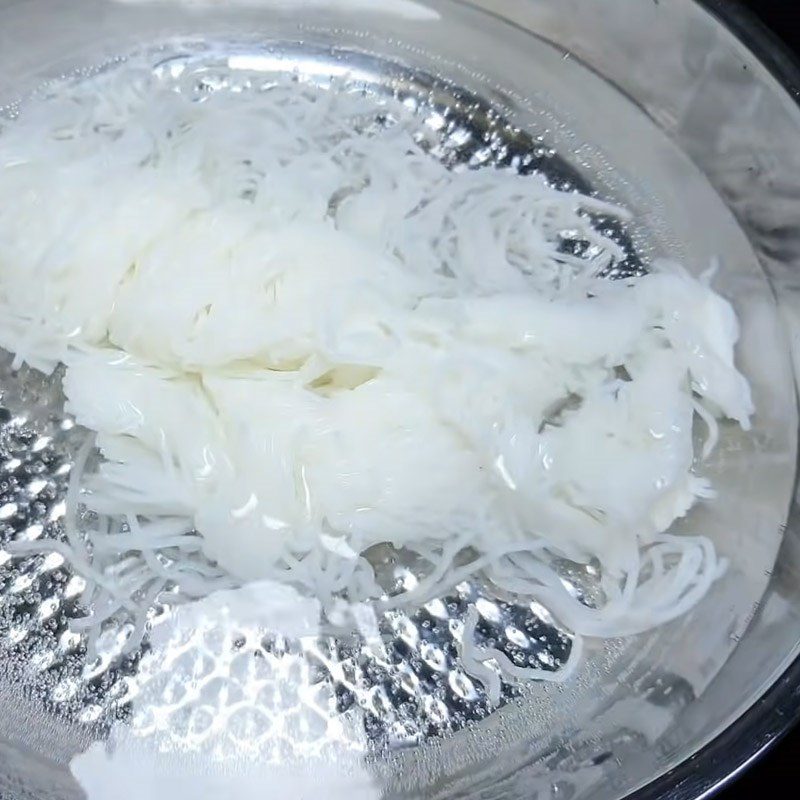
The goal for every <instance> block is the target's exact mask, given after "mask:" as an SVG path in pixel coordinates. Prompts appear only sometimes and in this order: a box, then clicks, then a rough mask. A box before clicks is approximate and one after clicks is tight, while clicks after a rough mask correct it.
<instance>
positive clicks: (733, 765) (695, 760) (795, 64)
mask: <svg viewBox="0 0 800 800" xmlns="http://www.w3.org/2000/svg"><path fill="white" fill-rule="evenodd" d="M694 1H695V2H696V3H697V4H698V5H699V6H700V7H701V8H702V9H704V10H705V11H706V12H708V13H709V14H710V15H711V16H712V17H714V18H715V19H716V20H717V21H718V22H719V23H720V24H721V25H723V26H725V27H726V28H727V29H728V30H730V31H731V32H732V33H733V34H734V35H735V36H736V37H737V38H738V39H739V40H740V41H741V42H742V43H743V44H744V45H745V46H746V47H747V48H748V49H749V50H750V51H751V52H752V54H753V55H754V56H755V57H756V58H757V59H758V60H759V61H760V62H761V63H762V64H763V65H764V66H765V67H766V68H767V69H768V70H769V71H770V73H772V75H773V76H774V77H775V78H776V80H777V81H778V82H779V83H780V85H781V87H782V88H783V89H784V91H786V93H787V94H788V95H789V96H790V97H791V98H792V99H793V100H794V101H795V103H797V104H798V106H800V53H797V54H796V53H794V52H793V51H792V50H791V49H790V48H789V46H788V45H787V44H786V43H785V42H784V41H783V40H782V39H780V38H779V36H778V35H777V34H776V33H775V32H774V31H773V30H771V29H770V28H769V27H768V26H767V25H766V24H765V23H764V22H762V20H761V19H759V18H758V17H757V16H756V14H755V13H754V12H753V11H751V10H750V9H749V8H748V7H747V6H745V5H744V3H743V2H742V0H694ZM793 502H794V503H795V504H796V499H795V500H793ZM798 725H800V657H798V658H797V659H795V660H794V661H793V662H792V663H791V664H790V665H789V666H788V667H787V668H786V669H785V670H784V672H783V673H782V674H781V675H780V676H779V677H778V678H777V680H776V681H775V682H774V683H773V684H772V685H771V686H770V687H769V688H768V689H767V691H766V692H764V694H762V695H761V697H759V698H758V699H757V700H756V701H755V703H753V705H752V706H750V708H748V709H747V711H745V712H744V714H742V715H741V716H740V717H739V718H738V719H737V720H736V721H735V722H734V723H733V724H732V725H730V726H728V728H727V729H725V730H724V731H723V732H722V733H720V734H719V735H717V736H716V737H715V738H714V739H712V741H710V742H709V743H708V744H706V745H705V746H704V747H702V748H701V749H700V750H698V751H697V752H696V753H695V754H694V755H692V756H690V757H689V758H688V759H686V760H685V761H683V762H681V763H680V764H679V765H678V766H676V767H673V768H672V769H671V770H669V771H667V772H665V773H663V774H662V775H660V776H659V777H657V778H655V779H654V780H652V781H650V782H649V783H648V784H646V785H645V786H643V787H642V788H640V789H638V790H636V791H634V792H633V793H632V794H630V795H628V797H627V800H664V798H666V797H669V798H670V800H709V798H712V797H714V796H716V795H717V794H718V793H719V792H721V791H723V790H725V789H727V788H730V786H731V785H732V784H734V783H735V782H736V781H737V779H738V778H740V777H741V776H742V775H743V774H744V773H745V772H747V771H748V770H749V769H750V768H751V767H753V766H754V765H755V764H757V763H758V762H759V761H761V759H762V758H764V757H765V756H766V755H768V754H769V753H770V752H771V751H772V749H773V747H775V746H776V745H777V744H778V743H779V742H780V741H781V740H782V739H783V738H784V737H785V736H787V735H788V734H789V733H790V732H791V731H792V730H793V729H794V728H795V727H796V726H798Z"/></svg>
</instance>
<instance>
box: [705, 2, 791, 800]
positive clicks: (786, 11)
mask: <svg viewBox="0 0 800 800" xmlns="http://www.w3.org/2000/svg"><path fill="white" fill-rule="evenodd" d="M742 2H743V3H744V5H746V6H748V7H749V8H750V9H751V11H753V12H754V13H755V14H757V15H758V16H759V17H760V18H761V20H762V21H763V22H764V23H765V24H766V25H767V26H769V27H770V28H771V29H772V30H773V32H774V33H776V34H777V35H778V36H779V37H780V38H781V39H783V41H784V42H785V43H786V44H788V45H789V46H790V47H791V48H792V49H793V50H794V51H795V53H796V55H797V58H798V60H800V0H742ZM798 147H800V143H798ZM798 224H800V220H798ZM798 778H800V730H795V732H794V733H791V734H790V735H789V736H787V737H786V739H784V741H783V742H782V743H781V744H779V745H778V746H777V747H776V748H775V749H774V750H773V751H772V753H770V755H768V756H767V757H766V758H764V759H763V760H762V761H761V762H760V763H759V764H758V765H757V766H755V767H754V768H753V769H751V770H750V771H749V772H747V773H746V774H745V775H744V777H742V778H740V779H739V780H738V781H737V782H736V783H735V784H734V785H733V786H732V787H731V788H730V789H728V790H726V791H724V792H722V794H721V795H720V796H719V800H757V798H759V797H761V796H763V795H767V794H772V793H775V788H776V786H780V787H781V788H780V790H779V791H778V792H777V793H776V796H778V797H787V798H789V797H792V798H794V797H799V796H800V789H798V784H797V780H798Z"/></svg>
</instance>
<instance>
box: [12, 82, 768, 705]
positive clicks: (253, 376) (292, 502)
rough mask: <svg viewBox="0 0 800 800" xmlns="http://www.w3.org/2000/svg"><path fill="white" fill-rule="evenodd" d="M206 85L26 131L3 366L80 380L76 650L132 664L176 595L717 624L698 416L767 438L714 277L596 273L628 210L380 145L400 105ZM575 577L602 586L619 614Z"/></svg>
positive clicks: (75, 409) (397, 122)
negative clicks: (496, 603) (263, 593)
mask: <svg viewBox="0 0 800 800" xmlns="http://www.w3.org/2000/svg"><path fill="white" fill-rule="evenodd" d="M176 80H178V82H179V83H180V79H176ZM176 88H180V87H179V86H175V85H171V84H170V83H169V80H168V79H167V78H166V77H165V76H164V74H161V76H160V77H158V76H153V75H150V74H149V73H146V72H136V71H135V70H133V68H132V67H126V68H124V69H121V70H119V71H117V72H114V71H112V72H111V73H109V74H108V75H105V76H100V77H98V78H95V79H92V80H90V81H87V82H78V83H76V84H73V85H71V86H67V87H64V88H63V90H62V93H61V94H59V93H58V92H55V93H53V95H52V96H51V97H50V98H49V99H47V98H45V99H40V100H36V101H32V102H31V103H30V104H28V106H26V107H25V108H23V110H22V113H21V115H20V118H19V119H18V120H17V121H16V122H14V123H12V124H10V125H8V126H7V129H6V130H5V132H4V133H3V135H2V136H0V320H2V322H0V345H2V346H3V347H5V348H7V349H8V350H10V351H12V352H14V353H15V354H16V362H17V364H21V363H23V362H25V363H28V364H29V365H31V366H32V367H35V368H37V369H42V370H52V369H53V368H54V367H55V366H56V365H57V364H59V363H63V364H65V365H66V377H65V379H64V390H65V393H66V396H67V398H68V408H69V410H70V411H71V413H72V414H73V415H74V416H75V418H76V419H77V421H78V422H79V423H80V424H82V425H83V426H85V427H86V428H88V429H89V430H91V431H93V432H94V438H93V439H92V440H91V441H92V442H93V443H94V444H96V447H97V448H98V449H99V452H100V454H101V455H102V459H101V462H100V465H99V467H98V468H97V469H93V470H91V471H87V470H86V469H85V465H86V463H87V459H88V458H89V455H90V450H91V444H87V446H86V447H85V448H84V449H83V450H82V451H81V453H80V455H79V457H78V460H77V463H76V466H75V469H74V471H73V474H72V475H71V479H70V486H69V491H68V497H67V505H68V514H67V522H66V528H65V539H64V541H52V542H44V541H41V542H36V543H24V544H19V545H16V549H17V552H35V551H37V549H38V550H43V549H52V550H53V551H55V552H58V553H60V554H61V555H63V556H64V557H65V558H67V559H68V560H69V561H70V562H71V563H72V564H73V565H74V567H75V569H76V570H77V571H79V572H80V573H81V574H82V575H83V576H84V577H85V578H86V580H87V582H88V585H87V589H86V592H85V593H84V598H83V599H84V600H85V601H86V603H87V604H88V605H89V607H90V608H91V614H90V616H88V617H86V618H85V619H84V620H81V621H80V622H79V623H76V624H77V626H78V627H80V628H82V629H86V630H89V631H91V632H93V635H94V637H95V638H96V636H97V635H98V631H99V630H100V629H101V628H102V627H103V626H104V625H105V624H106V623H107V621H108V620H113V619H114V618H116V617H117V616H118V615H120V614H122V615H124V614H128V615H132V620H133V625H132V630H131V635H130V639H129V647H130V648H131V649H132V648H133V647H135V646H136V645H137V644H138V641H139V640H140V639H141V636H142V635H143V632H144V631H145V629H146V626H147V624H148V614H150V613H151V612H150V607H151V606H152V605H155V604H157V602H158V601H159V598H162V599H163V598H165V597H166V598H169V599H178V600H187V599H194V598H199V597H203V596H204V595H206V594H208V593H209V592H210V591H213V590H215V589H219V588H229V587H232V586H235V585H240V584H242V583H246V582H249V581H259V580H268V581H279V582H284V583H290V584H292V585H294V586H295V587H296V588H299V589H300V590H302V591H303V592H305V593H307V594H310V595H312V596H313V597H315V598H317V599H318V600H319V601H320V602H321V603H322V606H323V608H325V609H331V608H333V607H334V605H335V602H336V600H337V598H340V597H342V596H346V597H348V598H349V600H350V601H352V602H354V603H361V602H367V601H370V600H378V601H379V602H380V603H381V604H382V605H383V606H384V607H391V606H409V605H413V604H415V603H418V602H425V601H426V600H428V599H430V598H431V597H433V596H435V595H436V594H437V593H441V592H442V591H444V590H446V589H447V588H448V586H452V585H454V584H455V583H458V582H459V581H462V580H465V579H467V578H469V577H471V576H472V575H474V574H476V573H478V572H482V573H483V574H484V575H485V576H486V577H487V578H488V579H490V580H491V581H492V582H494V583H495V584H496V585H497V587H499V588H500V589H502V590H504V591H506V592H511V593H513V594H516V595H522V596H525V597H529V598H535V599H536V600H538V601H539V602H540V603H542V604H544V605H545V606H546V607H547V608H549V609H550V611H551V612H552V613H553V614H554V616H556V617H557V619H558V620H559V621H560V622H561V623H562V624H563V625H565V626H566V627H567V628H569V629H571V630H572V631H574V632H576V633H577V634H581V635H589V636H620V635H627V634H632V633H638V632H641V631H644V630H647V629H649V628H651V627H653V626H656V625H660V624H662V623H665V622H668V621H669V620H672V619H675V618H676V617H677V616H679V615H681V614H683V613H684V612H686V611H688V610H689V609H690V608H691V607H692V606H694V605H695V604H696V603H697V602H698V601H699V600H700V599H701V598H702V597H703V595H704V594H705V593H706V592H707V591H708V589H709V587H710V586H711V585H712V583H713V582H714V581H715V580H716V579H717V578H718V577H719V575H720V573H721V571H722V569H723V568H724V565H723V564H722V563H721V562H720V560H719V559H718V558H717V556H716V553H715V550H714V547H713V545H712V543H711V542H709V541H707V540H706V539H703V538H702V537H690V536H672V535H668V534H667V533H665V531H667V530H668V529H669V528H670V526H671V525H672V523H673V522H674V521H675V520H676V519H677V518H679V517H681V516H683V515H685V514H686V513H687V512H688V511H689V510H690V508H691V507H692V506H693V505H694V503H695V502H697V500H698V499H703V498H707V497H710V496H712V494H713V493H712V490H711V487H710V486H709V484H708V482H707V481H706V480H704V479H703V478H702V476H700V475H696V474H694V472H693V464H694V460H695V453H694V447H693V440H692V428H693V424H694V419H695V415H699V417H700V418H701V419H702V420H703V421H704V422H705V425H706V426H707V429H708V437H707V439H706V442H705V446H704V448H703V452H702V456H703V457H708V456H709V455H710V454H711V451H712V450H713V448H714V447H715V445H716V443H717V441H718V439H719V435H720V434H719V426H718V424H717V418H718V417H729V418H731V419H733V420H735V421H737V422H738V423H739V424H740V425H741V426H742V427H743V428H747V427H748V426H749V424H750V422H749V421H750V416H751V414H752V413H753V405H752V400H751V397H750V390H749V387H748V384H747V381H746V380H745V378H744V377H743V376H742V375H741V374H740V373H739V372H738V371H737V369H736V367H735V364H734V346H735V344H736V341H737V338H738V335H739V331H738V323H737V320H736V315H735V313H734V311H733V309H732V308H731V306H730V304H729V303H727V302H726V301H725V300H723V299H722V298H721V297H719V296H718V295H717V294H715V293H714V291H713V290H712V288H711V287H710V285H709V280H708V279H706V280H697V279H695V278H694V277H692V276H691V275H689V274H688V273H687V272H686V271H685V270H684V269H683V268H681V267H680V266H678V265H675V264H672V263H667V262H660V263H656V264H654V265H652V270H651V274H650V275H648V276H645V277H642V278H638V279H630V280H624V281H607V280H604V279H602V278H600V277H599V276H600V275H601V273H603V271H604V270H606V269H608V268H609V267H612V266H613V265H615V264H617V263H618V262H619V261H620V260H621V259H622V258H623V257H624V256H625V252H624V250H623V248H622V247H621V246H620V245H619V244H618V243H617V242H616V241H614V240H613V239H612V238H609V237H607V236H605V235H603V234H602V233H601V232H599V231H598V230H596V228H595V227H594V226H593V224H592V215H598V214H599V215H606V216H607V215H612V216H614V217H616V218H617V219H621V220H624V219H626V218H627V215H626V213H625V212H624V211H622V210H621V209H618V208H616V207H614V206H610V205H609V204H607V203H605V202H603V201H601V200H599V199H597V198H594V197H588V196H582V195H580V194H575V193H565V192H559V191H556V190H554V189H553V188H551V187H550V186H548V185H547V184H546V182H545V181H544V180H543V179H542V178H541V177H538V176H528V177H521V176H519V175H517V174H516V173H514V172H513V171H511V170H503V169H482V170H467V169H449V168H447V167H445V166H443V165H442V164H441V163H439V162H438V161H437V160H436V159H435V158H433V157H431V156H430V155H429V154H426V153H424V152H423V151H422V150H421V149H420V148H419V147H418V146H417V145H416V144H415V142H414V139H413V136H412V134H411V127H412V126H413V125H414V124H415V123H414V120H409V119H407V118H406V117H404V115H403V112H402V111H401V110H400V109H399V108H393V109H384V111H385V115H386V116H387V118H388V122H387V123H386V124H377V123H376V122H375V114H376V111H375V103H374V100H370V99H368V98H367V99H365V98H363V97H357V96H355V95H348V94H346V93H340V92H326V91H324V90H321V89H315V88H313V87H303V86H300V85H297V84H287V85H280V84H279V85H276V86H274V87H272V88H271V89H270V90H269V91H264V92H258V91H252V92H243V93H233V92H227V91H224V90H220V91H217V92H213V93H211V94H210V95H208V96H204V98H203V102H202V103H198V102H191V100H190V98H189V97H188V96H187V95H186V94H182V93H181V92H178V91H174V89H176ZM390 112H391V113H390ZM567 239H572V240H576V239H580V240H583V241H584V242H585V254H584V255H583V256H576V255H570V254H569V253H568V252H566V249H565V247H564V242H565V240H567ZM79 485H80V486H81V487H82V495H81V497H80V498H79V497H78V489H79ZM79 499H80V500H81V501H82V502H83V503H84V504H85V505H86V506H87V507H88V509H90V510H91V511H92V512H94V517H90V518H88V519H90V522H88V523H86V525H85V527H86V530H85V531H83V532H79V531H78V529H77V527H76V520H77V509H78V502H79ZM384 543H390V544H392V545H394V546H395V547H396V548H405V549H406V550H409V551H411V552H416V553H418V554H419V556H420V558H421V559H422V560H424V561H427V562H428V564H429V569H428V574H427V577H425V576H424V575H423V576H421V578H420V580H419V581H418V582H417V583H416V585H411V584H408V585H407V586H405V588H404V589H403V590H402V591H401V592H400V593H399V594H396V593H394V592H389V591H387V587H385V586H383V587H382V586H381V585H380V581H379V580H378V576H376V574H375V571H374V568H373V565H372V564H371V563H370V560H369V559H368V558H367V554H368V552H369V551H370V550H371V548H373V547H375V546H376V545H380V544H384ZM563 559H568V560H571V561H574V562H577V563H580V564H588V563H590V562H591V563H592V564H594V565H595V567H596V569H597V571H598V574H599V575H600V583H601V589H602V595H603V597H604V598H605V599H604V600H603V601H602V602H600V603H599V604H597V606H596V607H590V606H589V605H588V604H587V603H586V602H585V601H582V600H581V599H579V598H578V597H577V596H576V593H575V591H574V590H573V589H571V588H570V587H569V586H568V585H567V584H566V583H565V581H563V580H562V578H561V576H560V574H559V571H558V568H557V564H558V563H559V561H560V560H563ZM412 583H413V582H412ZM468 628H469V626H468ZM470 642H471V635H470V633H469V631H467V632H466V633H465V646H464V653H463V655H464V659H465V661H466V662H469V663H470V664H472V666H473V668H474V669H475V670H476V671H477V672H479V673H480V674H481V675H482V676H483V677H481V678H480V679H481V680H484V682H485V683H486V684H487V686H488V687H489V689H490V690H491V692H492V693H493V694H496V693H497V691H498V685H499V684H498V682H497V681H496V680H495V675H496V673H494V672H492V670H491V669H490V668H489V667H487V662H492V661H493V662H494V663H495V664H496V665H498V666H499V668H500V670H501V672H502V673H503V674H504V675H511V676H513V677H518V678H519V677H531V676H532V677H541V678H548V679H550V678H553V677H554V676H553V675H551V674H547V675H542V674H539V673H538V672H536V671H533V672H532V671H528V670H522V671H520V670H519V669H518V668H516V667H514V665H512V664H510V663H507V660H506V659H505V658H504V657H503V656H502V654H499V653H497V652H496V651H493V650H483V649H480V648H477V649H476V648H475V647H473V646H472V645H471V643H470ZM575 652H577V648H576V649H575ZM571 663H572V662H571ZM487 670H488V671H487ZM534 672H536V674H535V675H534ZM490 673H491V675H490Z"/></svg>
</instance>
